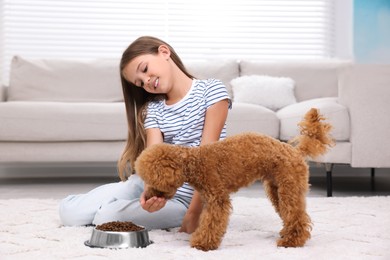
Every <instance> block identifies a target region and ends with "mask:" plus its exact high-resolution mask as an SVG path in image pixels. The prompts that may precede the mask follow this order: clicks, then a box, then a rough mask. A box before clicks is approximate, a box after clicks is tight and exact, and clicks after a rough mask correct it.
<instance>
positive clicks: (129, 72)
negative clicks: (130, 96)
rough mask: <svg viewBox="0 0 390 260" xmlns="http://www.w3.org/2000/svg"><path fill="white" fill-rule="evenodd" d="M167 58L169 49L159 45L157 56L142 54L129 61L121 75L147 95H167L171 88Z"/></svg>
mask: <svg viewBox="0 0 390 260" xmlns="http://www.w3.org/2000/svg"><path fill="white" fill-rule="evenodd" d="M169 56H170V51H169V48H168V47H166V46H165V45H161V46H160V47H159V51H158V53H157V54H144V55H140V56H138V57H136V58H134V59H133V60H131V61H130V62H129V64H127V65H126V66H125V68H124V69H123V75H124V77H125V79H126V80H127V81H128V82H131V83H132V84H134V85H136V86H137V87H140V88H143V89H145V90H146V91H147V92H149V93H153V94H167V93H168V92H169V90H170V88H171V86H172V77H171V75H172V73H171V67H170V66H169V65H170V63H169Z"/></svg>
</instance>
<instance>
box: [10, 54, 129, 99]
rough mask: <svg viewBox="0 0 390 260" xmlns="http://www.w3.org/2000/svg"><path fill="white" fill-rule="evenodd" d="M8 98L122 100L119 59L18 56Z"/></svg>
mask: <svg viewBox="0 0 390 260" xmlns="http://www.w3.org/2000/svg"><path fill="white" fill-rule="evenodd" d="M8 100H10V101H60V102H112V101H121V100H123V94H122V89H121V83H120V73H119V61H117V60H106V59H101V60H95V61H89V62H81V61H68V60H50V59H36V60H34V59H24V58H22V57H18V56H17V57H14V58H13V59H12V62H11V72H10V82H9V93H8Z"/></svg>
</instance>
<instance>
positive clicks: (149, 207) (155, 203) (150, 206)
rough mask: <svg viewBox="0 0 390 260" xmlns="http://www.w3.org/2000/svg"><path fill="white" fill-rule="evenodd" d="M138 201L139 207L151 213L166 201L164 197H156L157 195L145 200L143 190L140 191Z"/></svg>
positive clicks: (160, 207)
mask: <svg viewBox="0 0 390 260" xmlns="http://www.w3.org/2000/svg"><path fill="white" fill-rule="evenodd" d="M140 203H141V207H142V208H143V209H144V210H146V211H148V212H150V213H152V212H155V211H159V210H160V209H162V208H163V207H164V206H165V204H166V203H167V200H166V199H165V198H158V197H151V198H150V199H148V200H146V197H145V192H142V194H141V197H140Z"/></svg>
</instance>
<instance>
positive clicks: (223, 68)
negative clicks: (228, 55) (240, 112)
mask: <svg viewBox="0 0 390 260" xmlns="http://www.w3.org/2000/svg"><path fill="white" fill-rule="evenodd" d="M185 66H186V68H187V70H188V71H189V72H190V73H191V74H192V75H193V76H194V77H196V78H198V79H208V78H215V79H219V80H221V81H222V82H223V83H224V84H225V86H226V88H227V90H228V93H229V95H230V97H233V94H232V87H231V85H230V81H231V80H232V79H234V78H236V77H238V75H239V64H238V62H237V61H236V60H211V61H210V60H208V61H192V62H186V63H185Z"/></svg>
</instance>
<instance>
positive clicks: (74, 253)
mask: <svg viewBox="0 0 390 260" xmlns="http://www.w3.org/2000/svg"><path fill="white" fill-rule="evenodd" d="M57 204H58V201H55V200H37V199H16V200H0V259H143V260H145V259H390V197H348V198H308V212H309V214H310V216H311V218H312V221H313V223H314V228H313V231H312V238H311V240H309V241H308V243H307V244H306V246H305V247H303V248H278V247H276V246H275V241H276V239H277V238H278V232H279V229H280V228H281V221H280V219H279V217H278V216H277V214H276V213H275V212H274V210H273V208H272V206H271V204H270V202H269V201H268V200H267V199H264V198H259V199H255V198H242V197H236V198H234V199H233V207H234V213H233V215H232V216H231V219H230V225H229V228H228V231H227V233H226V235H225V237H224V240H223V242H222V245H221V247H220V248H219V249H218V250H216V251H210V252H202V251H198V250H196V249H193V248H190V247H189V243H188V241H189V235H187V234H183V233H178V232H177V229H174V230H171V231H170V232H167V231H162V230H153V231H150V232H149V236H150V239H151V240H153V241H154V243H153V244H151V245H150V246H148V247H146V248H131V249H117V250H111V249H99V248H89V247H86V246H84V241H86V240H88V239H89V237H90V233H91V231H92V227H62V226H61V224H60V221H59V218H58V205H57Z"/></svg>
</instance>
